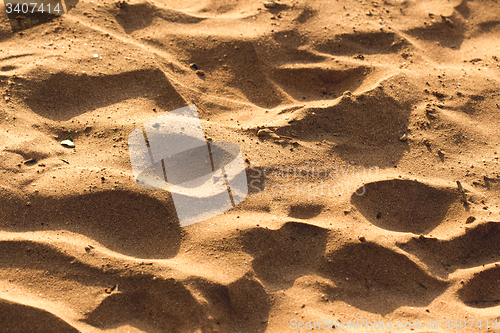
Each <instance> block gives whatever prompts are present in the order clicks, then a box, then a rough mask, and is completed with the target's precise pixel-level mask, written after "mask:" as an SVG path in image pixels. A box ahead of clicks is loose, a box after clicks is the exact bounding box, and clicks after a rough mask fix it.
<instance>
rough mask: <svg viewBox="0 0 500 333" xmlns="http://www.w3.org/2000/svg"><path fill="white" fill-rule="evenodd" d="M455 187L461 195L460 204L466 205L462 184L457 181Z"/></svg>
mask: <svg viewBox="0 0 500 333" xmlns="http://www.w3.org/2000/svg"><path fill="white" fill-rule="evenodd" d="M457 186H458V192H460V194H461V195H462V202H463V203H464V205H467V197H466V196H465V191H464V188H463V187H462V184H460V182H459V181H458V180H457Z"/></svg>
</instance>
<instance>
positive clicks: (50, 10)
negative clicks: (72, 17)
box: [5, 2, 64, 15]
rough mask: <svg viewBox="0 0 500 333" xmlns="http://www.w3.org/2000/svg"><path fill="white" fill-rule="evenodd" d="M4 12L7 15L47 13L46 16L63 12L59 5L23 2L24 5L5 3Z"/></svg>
mask: <svg viewBox="0 0 500 333" xmlns="http://www.w3.org/2000/svg"><path fill="white" fill-rule="evenodd" d="M5 11H6V12H7V14H12V13H14V14H16V13H17V14H21V13H22V14H28V13H47V14H56V15H57V14H61V13H63V12H64V10H63V9H62V8H61V6H60V4H59V3H56V4H53V5H52V6H51V4H50V3H47V4H45V3H36V2H31V3H29V2H25V3H6V4H5Z"/></svg>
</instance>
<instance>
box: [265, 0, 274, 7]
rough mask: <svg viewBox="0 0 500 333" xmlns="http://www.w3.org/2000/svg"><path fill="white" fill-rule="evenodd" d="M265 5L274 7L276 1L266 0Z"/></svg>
mask: <svg viewBox="0 0 500 333" xmlns="http://www.w3.org/2000/svg"><path fill="white" fill-rule="evenodd" d="M264 7H266V8H274V7H276V2H274V1H273V0H267V1H264Z"/></svg>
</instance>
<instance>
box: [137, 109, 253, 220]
mask: <svg viewBox="0 0 500 333" xmlns="http://www.w3.org/2000/svg"><path fill="white" fill-rule="evenodd" d="M128 146H129V153H130V162H131V165H132V171H133V174H134V177H135V180H136V183H137V185H139V186H140V187H142V188H146V189H161V190H168V191H169V192H170V193H171V195H172V199H173V201H174V205H175V209H176V212H177V216H178V218H179V222H180V225H181V226H182V227H183V226H187V225H190V224H193V223H197V222H201V221H203V220H206V219H208V218H211V217H214V216H217V215H219V214H222V213H224V212H225V211H228V210H229V209H231V208H233V207H235V206H236V205H238V204H239V203H240V202H241V201H243V200H244V199H245V197H246V196H247V194H248V187H247V176H246V171H245V164H244V161H243V156H242V154H241V150H240V148H239V146H238V145H236V144H234V143H228V142H211V141H207V140H205V135H204V132H203V129H202V128H201V122H200V119H199V117H198V112H197V110H196V107H195V106H194V105H190V106H186V107H183V108H180V109H177V110H174V111H171V112H168V113H166V114H164V115H161V116H159V117H156V118H153V119H150V120H149V121H147V122H145V123H144V124H143V125H141V126H139V127H137V128H136V129H135V130H134V131H132V133H131V134H130V135H129V138H128Z"/></svg>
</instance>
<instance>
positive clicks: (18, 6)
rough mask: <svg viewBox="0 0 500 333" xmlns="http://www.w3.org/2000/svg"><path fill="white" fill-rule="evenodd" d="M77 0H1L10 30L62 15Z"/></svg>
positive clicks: (71, 7)
mask: <svg viewBox="0 0 500 333" xmlns="http://www.w3.org/2000/svg"><path fill="white" fill-rule="evenodd" d="M78 1H79V0H3V2H4V6H5V13H6V14H7V17H8V18H9V22H10V25H11V28H12V31H14V32H17V31H21V30H24V29H28V28H31V27H34V26H36V25H40V24H43V23H46V22H50V21H52V20H53V19H54V18H56V17H58V16H61V15H64V14H66V13H67V12H69V11H70V10H71V9H73V8H74V7H75V6H76V5H77V4H78Z"/></svg>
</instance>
